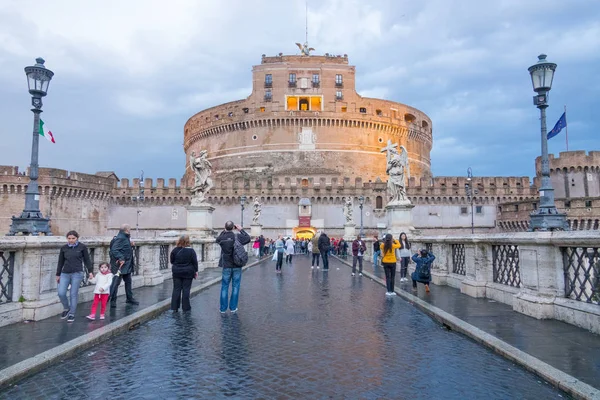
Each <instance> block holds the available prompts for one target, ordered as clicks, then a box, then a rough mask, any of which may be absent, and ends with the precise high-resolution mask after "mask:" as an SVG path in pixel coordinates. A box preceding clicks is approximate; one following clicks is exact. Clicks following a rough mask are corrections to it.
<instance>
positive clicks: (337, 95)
mask: <svg viewBox="0 0 600 400" xmlns="http://www.w3.org/2000/svg"><path fill="white" fill-rule="evenodd" d="M335 99H336V100H343V99H344V94H343V93H342V91H341V90H338V91H336V92H335Z"/></svg>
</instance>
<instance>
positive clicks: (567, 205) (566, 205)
mask: <svg viewBox="0 0 600 400" xmlns="http://www.w3.org/2000/svg"><path fill="white" fill-rule="evenodd" d="M565 208H571V200H565Z"/></svg>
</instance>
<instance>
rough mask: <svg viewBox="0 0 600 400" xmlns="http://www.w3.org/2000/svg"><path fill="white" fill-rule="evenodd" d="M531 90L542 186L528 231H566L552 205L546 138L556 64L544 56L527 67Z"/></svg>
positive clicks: (561, 215)
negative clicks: (536, 114)
mask: <svg viewBox="0 0 600 400" xmlns="http://www.w3.org/2000/svg"><path fill="white" fill-rule="evenodd" d="M528 70H529V74H530V75H531V83H532V84H533V90H534V91H535V92H536V93H537V95H535V96H533V104H534V105H535V106H536V107H537V108H539V109H540V120H541V124H542V128H541V134H542V136H541V139H542V186H541V187H540V190H539V192H540V206H539V207H538V209H537V210H535V211H534V212H532V213H531V214H530V227H529V228H530V230H532V231H536V230H539V231H548V230H550V231H551V230H567V229H568V225H567V216H566V214H562V213H559V212H558V210H557V209H556V206H555V205H554V189H553V188H552V183H551V182H550V165H549V161H548V137H547V128H546V108H548V92H549V91H550V89H551V88H552V79H553V78H554V71H555V70H556V64H554V63H551V62H548V61H546V55H545V54H540V55H539V56H538V62H537V63H536V64H534V65H532V66H531V67H529V69H528Z"/></svg>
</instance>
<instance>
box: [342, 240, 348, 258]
mask: <svg viewBox="0 0 600 400" xmlns="http://www.w3.org/2000/svg"><path fill="white" fill-rule="evenodd" d="M342 256H344V258H346V256H348V242H346V241H345V240H344V247H343V248H342Z"/></svg>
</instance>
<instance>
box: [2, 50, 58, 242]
mask: <svg viewBox="0 0 600 400" xmlns="http://www.w3.org/2000/svg"><path fill="white" fill-rule="evenodd" d="M35 62H36V64H35V65H34V66H32V67H25V74H26V75H27V85H28V86H29V93H30V94H31V105H32V106H33V108H32V109H31V111H33V143H32V146H31V164H30V165H29V184H28V185H27V191H26V192H25V208H24V209H23V212H21V215H20V216H19V217H14V216H13V217H12V224H11V226H10V231H9V233H8V234H9V235H11V236H12V235H16V234H17V233H22V234H23V235H39V234H40V233H44V234H45V235H51V234H52V232H50V219H49V218H44V217H43V215H42V212H41V211H40V192H39V188H38V176H39V164H38V151H39V140H40V114H41V113H42V97H44V96H45V95H46V93H48V85H50V80H51V79H52V77H53V76H54V72H52V71H50V70H49V69H47V68H46V67H44V59H43V58H36V59H35Z"/></svg>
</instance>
